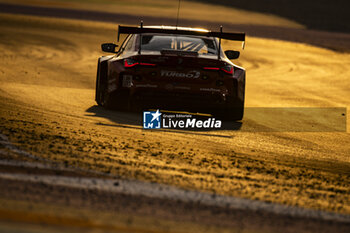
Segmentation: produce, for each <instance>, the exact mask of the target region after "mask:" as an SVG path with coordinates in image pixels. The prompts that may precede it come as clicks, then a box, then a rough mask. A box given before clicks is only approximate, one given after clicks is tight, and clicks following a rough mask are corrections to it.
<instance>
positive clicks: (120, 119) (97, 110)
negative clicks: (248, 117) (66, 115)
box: [86, 105, 242, 138]
mask: <svg viewBox="0 0 350 233" xmlns="http://www.w3.org/2000/svg"><path fill="white" fill-rule="evenodd" d="M86 112H87V113H93V114H86V116H89V117H103V118H106V119H108V120H110V121H112V122H114V123H115V124H106V123H102V122H98V123H97V124H98V125H105V126H111V127H122V128H132V129H143V128H142V121H143V120H142V112H141V111H140V112H124V111H123V112H122V111H115V110H108V109H105V108H103V107H100V106H97V105H94V106H91V107H90V108H88V109H87V110H86ZM241 127H242V122H235V121H223V122H222V127H221V128H220V129H203V128H202V129H192V128H191V129H164V128H163V129H157V130H154V131H162V132H172V133H187V134H197V133H196V132H213V131H223V130H234V131H237V130H240V129H241ZM145 130H147V129H145ZM200 135H207V136H218V137H230V138H231V137H232V136H228V135H227V136H225V135H216V134H203V133H200Z"/></svg>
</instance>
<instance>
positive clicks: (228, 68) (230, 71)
mask: <svg viewBox="0 0 350 233" xmlns="http://www.w3.org/2000/svg"><path fill="white" fill-rule="evenodd" d="M221 70H222V71H224V72H225V73H227V74H233V66H230V65H227V66H224V67H222V68H221Z"/></svg>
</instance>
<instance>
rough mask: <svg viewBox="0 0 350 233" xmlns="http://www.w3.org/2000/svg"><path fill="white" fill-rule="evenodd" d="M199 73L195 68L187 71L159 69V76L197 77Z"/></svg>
mask: <svg viewBox="0 0 350 233" xmlns="http://www.w3.org/2000/svg"><path fill="white" fill-rule="evenodd" d="M200 75H201V73H200V72H199V71H196V70H192V71H189V72H187V73H184V72H178V71H170V70H162V71H160V76H162V77H169V78H199V77H200Z"/></svg>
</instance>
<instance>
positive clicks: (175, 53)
mask: <svg viewBox="0 0 350 233" xmlns="http://www.w3.org/2000/svg"><path fill="white" fill-rule="evenodd" d="M121 34H125V35H127V36H126V39H125V40H124V41H123V43H122V45H121V46H120V47H119V49H117V48H118V45H116V44H113V43H104V44H102V45H101V47H102V51H104V52H109V53H114V54H113V55H109V56H101V57H100V58H99V59H98V66H97V78H96V97H95V99H96V102H97V104H98V105H100V106H103V107H106V108H116V109H120V110H135V109H139V110H141V109H163V110H177V111H189V112H200V113H210V114H212V115H213V116H215V117H217V118H220V119H223V120H241V119H242V118H243V113H244V99H245V76H246V75H245V73H246V72H245V69H243V68H242V67H239V66H237V65H235V64H233V63H232V62H231V61H230V60H232V59H237V58H238V57H239V55H240V53H239V51H234V50H227V51H225V52H223V51H222V48H221V39H227V40H235V41H242V42H243V43H244V42H245V34H244V33H226V32H222V27H221V28H220V31H218V32H213V31H208V30H205V29H199V28H188V27H173V26H143V25H142V24H141V25H140V26H139V27H128V26H121V25H119V28H118V41H119V38H120V35H121Z"/></svg>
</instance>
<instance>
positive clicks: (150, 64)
mask: <svg viewBox="0 0 350 233" xmlns="http://www.w3.org/2000/svg"><path fill="white" fill-rule="evenodd" d="M140 65H141V66H156V64H152V63H143V62H141V63H140Z"/></svg>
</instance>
